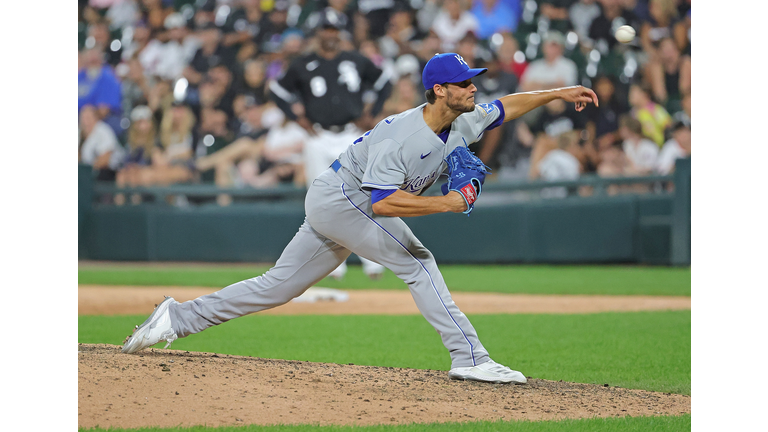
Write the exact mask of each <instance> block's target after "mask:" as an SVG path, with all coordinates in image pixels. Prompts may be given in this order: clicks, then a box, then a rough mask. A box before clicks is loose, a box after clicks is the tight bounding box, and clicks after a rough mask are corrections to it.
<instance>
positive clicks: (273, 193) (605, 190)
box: [93, 175, 674, 205]
mask: <svg viewBox="0 0 768 432" xmlns="http://www.w3.org/2000/svg"><path fill="white" fill-rule="evenodd" d="M673 183H674V177H673V176H672V175H650V176H639V177H599V176H597V175H583V176H581V177H579V178H578V179H576V180H562V181H544V180H534V181H507V180H500V181H488V182H486V183H485V184H484V185H483V194H484V195H490V194H493V195H504V194H515V193H518V194H519V193H526V194H525V195H526V196H527V197H529V198H530V197H536V196H539V195H540V194H538V192H541V191H546V190H549V191H552V190H553V189H557V188H559V189H561V190H565V191H566V193H567V195H568V196H577V195H579V193H578V191H579V190H584V188H589V190H590V193H589V195H590V196H608V195H609V188H610V187H611V186H628V185H651V186H652V187H651V188H649V189H648V192H665V188H664V187H663V185H668V184H673ZM93 192H94V196H95V197H96V199H97V201H99V202H110V201H111V200H106V201H105V200H103V199H100V197H102V198H103V197H105V196H107V197H115V196H117V195H121V194H122V195H123V196H125V197H130V196H133V195H140V196H142V197H143V199H142V201H141V202H142V204H163V205H170V204H171V203H172V202H173V198H175V197H179V196H183V197H184V198H185V199H187V200H189V199H191V200H198V201H200V202H206V201H214V202H215V200H216V199H217V198H219V197H221V196H224V195H226V196H228V197H229V198H230V202H268V201H291V200H303V199H304V196H305V195H306V192H307V190H306V189H305V188H303V187H297V186H294V185H292V184H286V185H278V186H275V187H270V188H253V187H244V188H234V187H233V188H221V187H218V186H215V185H212V184H179V185H170V186H162V187H122V188H121V187H117V186H115V185H114V184H112V183H101V182H95V183H94V188H93ZM441 194H442V192H441V191H440V184H435V185H434V186H432V187H431V188H430V189H429V190H427V192H426V193H425V195H428V196H437V195H441ZM128 201H130V200H129V199H128Z"/></svg>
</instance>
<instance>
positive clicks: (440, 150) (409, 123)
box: [169, 102, 504, 368]
mask: <svg viewBox="0 0 768 432" xmlns="http://www.w3.org/2000/svg"><path fill="white" fill-rule="evenodd" d="M503 114H504V113H503V111H502V108H501V104H500V103H498V102H495V104H485V105H477V106H476V107H475V110H474V111H473V112H470V113H466V114H463V115H461V116H459V117H458V118H457V119H456V120H455V121H454V122H453V124H452V125H451V130H450V133H449V134H448V138H447V140H446V143H443V140H442V139H441V138H440V137H438V136H437V135H435V133H434V132H432V130H431V129H430V128H429V127H428V126H427V124H426V123H425V122H424V119H423V106H420V107H417V108H415V109H412V110H408V111H405V112H403V113H401V114H398V115H396V116H392V117H389V118H387V119H385V120H383V121H381V122H380V123H379V124H378V125H376V127H375V128H373V129H372V130H371V131H369V132H368V133H366V134H365V135H364V136H363V137H361V138H360V139H358V140H356V141H355V142H354V143H353V144H352V145H351V146H350V147H349V148H348V149H347V150H346V151H345V152H344V153H342V154H341V155H340V157H339V163H334V167H333V168H331V169H328V170H326V171H325V172H323V173H322V174H321V175H320V176H318V178H317V179H315V180H314V182H313V183H312V185H311V186H310V188H309V190H308V191H307V197H306V200H305V210H306V219H305V221H304V224H302V226H301V228H300V229H299V232H298V233H296V235H295V236H294V238H293V239H292V240H291V242H290V243H289V244H288V246H286V248H285V250H284V251H283V253H282V255H281V256H280V258H279V259H278V260H277V263H276V264H275V266H274V267H273V268H271V269H270V270H269V271H267V272H266V273H265V274H263V275H261V276H257V277H255V278H252V279H248V280H244V281H241V282H237V283H235V284H232V285H230V286H228V287H226V288H224V289H222V290H220V291H217V292H215V293H212V294H209V295H205V296H202V297H199V298H197V299H195V300H191V301H188V302H184V303H174V304H172V305H171V306H170V308H169V310H170V314H171V322H172V325H173V329H174V330H175V331H176V333H177V335H178V336H179V337H184V336H187V335H190V334H193V333H197V332H200V331H202V330H204V329H206V328H208V327H210V326H213V325H217V324H221V323H223V322H225V321H228V320H230V319H233V318H237V317H240V316H243V315H247V314H250V313H254V312H258V311H261V310H264V309H268V308H272V307H275V306H279V305H281V304H284V303H286V302H288V301H290V300H291V299H293V298H295V297H297V296H299V295H301V294H302V293H303V292H304V291H305V290H306V289H307V288H309V287H311V286H312V285H314V284H316V283H317V282H319V281H320V280H322V279H323V278H324V277H325V276H327V275H328V274H329V273H330V272H331V271H333V270H334V269H335V268H336V267H337V266H338V265H339V264H340V263H341V262H343V261H344V260H345V259H346V258H347V257H348V256H349V255H350V253H355V254H357V255H359V256H361V257H364V258H367V259H370V260H372V261H375V262H378V263H380V264H382V265H384V266H385V267H387V268H388V269H390V270H391V271H392V272H394V273H395V274H396V275H397V276H398V277H399V278H401V279H402V280H403V281H404V282H405V283H406V284H407V285H408V288H409V290H410V292H411V295H412V296H413V299H414V301H415V302H416V305H417V307H418V308H419V311H420V312H421V313H422V315H423V316H424V317H425V318H426V319H427V321H428V322H429V323H430V324H431V325H432V326H433V327H434V328H435V330H437V332H438V333H439V334H440V337H441V338H442V341H443V344H444V345H445V347H446V348H447V349H448V352H449V353H450V356H451V367H452V368H456V367H468V366H475V365H478V364H481V363H484V362H486V361H487V360H489V356H488V352H487V351H486V350H485V348H484V347H483V345H482V343H480V340H479V338H478V336H477V332H476V331H475V329H474V327H473V326H472V324H471V323H470V322H469V320H468V319H467V317H466V316H465V315H464V314H463V313H462V312H461V311H460V310H459V308H458V307H457V306H456V304H455V303H454V302H453V300H452V298H451V294H450V292H449V291H448V288H447V287H446V284H445V281H444V280H443V277H442V274H441V273H440V270H439V269H438V268H437V263H436V262H435V259H434V257H433V255H432V253H431V252H430V251H429V250H427V248H425V247H424V245H422V244H421V242H420V241H419V240H418V239H417V238H416V236H414V235H413V233H412V232H411V230H410V228H409V227H408V225H406V224H405V222H404V221H403V220H402V219H400V218H397V217H387V216H381V215H377V214H375V213H374V212H373V210H372V204H371V191H372V190H373V189H379V190H392V189H402V190H405V191H407V192H410V193H413V194H416V195H419V194H421V193H422V192H424V190H426V189H427V188H428V187H429V186H431V185H432V184H433V183H434V182H435V180H436V179H437V178H438V177H439V175H440V173H441V172H442V171H443V170H444V169H445V168H446V163H445V161H444V159H445V157H446V156H447V155H448V153H450V152H451V151H452V150H453V149H454V148H455V147H456V146H459V145H468V144H471V143H472V142H474V141H476V140H477V139H479V137H480V136H481V135H482V133H483V132H484V131H485V130H486V129H487V128H488V127H493V126H496V125H498V124H500V123H501V122H502V121H503Z"/></svg>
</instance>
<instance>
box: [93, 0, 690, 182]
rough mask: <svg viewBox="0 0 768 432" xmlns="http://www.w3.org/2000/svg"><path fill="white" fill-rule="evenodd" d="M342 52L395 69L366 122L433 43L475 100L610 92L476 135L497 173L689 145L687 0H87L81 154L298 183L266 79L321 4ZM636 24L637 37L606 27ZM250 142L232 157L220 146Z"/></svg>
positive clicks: (113, 177)
mask: <svg viewBox="0 0 768 432" xmlns="http://www.w3.org/2000/svg"><path fill="white" fill-rule="evenodd" d="M327 8H332V9H334V10H335V11H337V12H338V13H339V14H343V16H344V17H345V18H346V20H345V21H344V28H343V30H342V35H343V36H342V44H343V49H345V50H356V51H358V52H359V53H361V54H363V55H364V56H365V57H367V58H368V59H370V60H371V61H372V62H373V63H374V64H375V65H376V66H377V67H378V68H380V69H381V70H383V71H385V72H386V74H387V76H388V77H389V79H390V81H391V83H392V91H391V94H390V95H389V97H388V98H387V100H386V101H385V103H384V105H383V109H382V110H381V112H379V113H378V115H377V117H376V118H375V119H373V121H377V120H380V119H382V118H384V117H386V116H389V115H392V114H395V113H398V112H401V111H404V110H406V109H409V108H413V107H415V106H417V105H419V104H421V103H423V102H425V99H424V88H423V86H422V84H421V69H422V67H423V66H424V64H426V62H427V61H428V60H429V59H430V58H431V57H432V56H433V55H434V54H435V53H439V52H447V51H452V52H457V53H459V54H460V55H461V56H462V57H463V58H464V59H465V61H466V62H467V63H468V64H469V65H470V66H471V67H484V68H488V72H487V73H485V74H483V75H481V76H478V77H477V78H475V79H474V80H473V82H474V84H475V85H476V86H477V89H478V90H477V94H476V97H475V100H476V103H485V102H491V101H493V100H494V99H497V98H499V97H501V96H503V95H506V94H509V93H514V92H519V91H534V90H543V89H550V88H556V87H561V86H570V85H576V84H581V85H585V86H588V87H590V88H593V89H594V90H595V92H596V93H597V95H598V97H599V100H600V106H599V107H595V106H589V107H588V108H587V110H585V111H584V112H581V113H577V112H576V111H575V110H574V107H573V106H571V105H572V104H565V103H563V102H562V101H555V102H552V103H550V104H547V105H546V106H544V107H541V108H539V109H536V110H534V111H531V112H530V113H528V114H526V115H525V116H523V117H521V118H519V119H516V120H514V121H511V122H508V123H505V124H504V125H503V126H502V127H499V128H496V129H494V130H491V131H488V132H486V133H485V135H484V136H483V137H482V139H481V140H480V141H479V142H478V143H476V144H473V145H472V146H471V149H472V150H473V151H475V152H476V153H477V154H478V155H479V156H480V157H481V158H482V159H483V160H484V161H485V162H486V164H488V165H489V166H491V168H493V169H494V172H495V173H496V174H497V175H496V176H492V177H489V180H490V181H493V180H494V178H495V179H504V180H522V179H545V180H568V179H575V178H578V177H579V176H580V175H584V174H597V175H600V176H638V175H646V174H669V173H671V172H672V170H673V169H674V163H675V159H677V158H683V157H687V156H690V151H691V143H690V136H691V134H690V127H691V31H690V30H691V11H690V0H80V1H79V17H78V18H79V22H78V25H79V28H78V35H79V38H78V43H79V61H78V68H79V73H78V97H79V100H78V115H79V157H80V161H81V163H83V164H87V165H91V166H93V168H94V175H95V176H96V178H97V179H98V180H99V181H108V182H114V183H116V184H117V185H118V186H155V185H169V184H178V183H190V182H194V183H200V182H202V183H206V182H207V183H215V184H218V185H222V186H235V187H237V186H252V187H271V186H274V185H276V184H281V183H294V184H296V185H297V186H300V187H303V186H304V184H305V183H304V182H305V180H304V178H303V170H302V160H303V152H302V142H303V140H304V139H305V138H306V132H307V131H306V130H304V128H303V127H301V126H299V125H298V124H296V123H295V122H293V121H291V120H290V119H289V118H287V117H286V115H285V114H284V113H283V111H282V110H280V109H279V108H278V107H277V105H276V103H275V101H274V99H273V97H272V95H271V94H270V83H271V82H272V81H274V80H276V79H278V78H279V77H280V76H281V74H282V73H284V72H285V70H286V68H287V67H288V65H289V64H290V63H291V61H292V60H294V59H295V58H297V57H298V56H301V55H302V54H304V53H306V52H309V51H312V50H313V49H315V47H316V44H317V41H316V40H315V33H316V31H317V27H318V21H319V19H318V16H319V15H320V13H321V11H324V10H326V9H327ZM621 25H631V26H632V27H633V28H635V29H636V30H637V36H636V38H635V40H634V41H632V42H630V43H626V44H623V43H619V42H618V41H616V39H615V38H614V36H613V34H614V31H615V29H616V28H618V27H619V26H621ZM243 140H247V141H248V142H249V143H256V145H249V146H247V151H246V152H245V153H246V156H245V157H242V158H241V159H240V161H239V162H238V164H237V165H236V166H230V167H228V169H226V170H216V169H214V168H215V164H216V160H217V157H219V156H220V155H222V154H223V153H222V152H234V151H235V149H237V148H238V143H242V141H243Z"/></svg>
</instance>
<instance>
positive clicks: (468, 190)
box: [442, 146, 489, 216]
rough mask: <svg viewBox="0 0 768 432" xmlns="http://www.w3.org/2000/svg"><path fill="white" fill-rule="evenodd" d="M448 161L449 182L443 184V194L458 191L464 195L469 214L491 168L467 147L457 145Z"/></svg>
mask: <svg viewBox="0 0 768 432" xmlns="http://www.w3.org/2000/svg"><path fill="white" fill-rule="evenodd" d="M445 161H446V162H447V163H448V173H449V174H448V183H445V184H443V186H442V191H443V195H446V194H448V192H450V191H456V192H458V193H460V194H461V196H462V197H464V201H465V202H466V203H467V210H466V211H464V214H466V215H467V216H469V213H471V212H472V209H474V208H475V204H474V203H475V201H476V200H477V197H479V196H480V192H481V191H482V188H483V183H484V182H485V176H486V174H488V171H489V168H488V167H487V166H486V165H485V164H484V163H483V162H482V161H481V160H480V158H478V157H477V156H475V155H474V154H472V152H471V151H469V149H468V148H466V147H462V146H459V147H456V148H455V149H454V150H453V151H452V152H451V153H450V154H449V155H448V157H446V158H445Z"/></svg>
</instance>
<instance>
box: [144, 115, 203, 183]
mask: <svg viewBox="0 0 768 432" xmlns="http://www.w3.org/2000/svg"><path fill="white" fill-rule="evenodd" d="M194 126H195V116H194V114H192V110H190V109H189V107H188V106H186V105H184V104H183V103H179V102H174V104H173V106H171V108H169V109H167V110H165V113H164V114H163V119H162V121H161V122H160V140H159V146H157V147H156V148H155V149H154V151H153V154H152V165H151V169H152V171H153V173H152V174H153V176H152V177H153V178H152V183H153V184H158V185H168V184H173V183H180V182H185V181H189V180H191V179H192V177H193V175H194V160H193V159H194V158H193V156H194V155H193V150H192V143H193V138H192V129H193V128H194Z"/></svg>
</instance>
